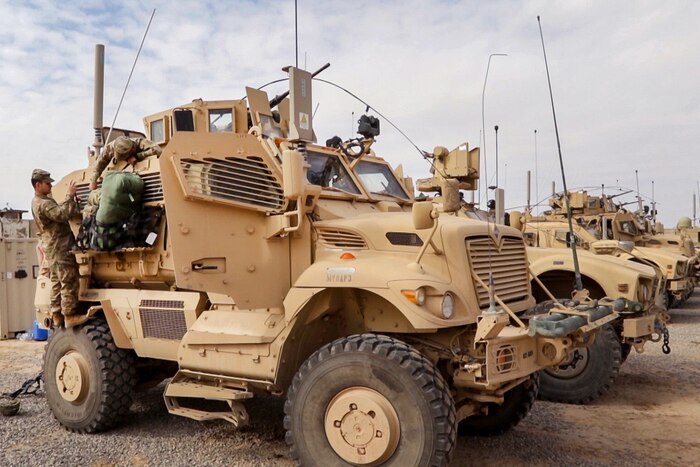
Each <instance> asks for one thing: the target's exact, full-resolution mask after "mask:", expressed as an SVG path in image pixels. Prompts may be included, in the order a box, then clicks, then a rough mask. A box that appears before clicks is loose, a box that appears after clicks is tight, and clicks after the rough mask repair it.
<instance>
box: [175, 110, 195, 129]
mask: <svg viewBox="0 0 700 467" xmlns="http://www.w3.org/2000/svg"><path fill="white" fill-rule="evenodd" d="M173 115H174V116H175V131H194V117H193V115H192V111H191V110H182V109H181V110H175V111H173Z"/></svg>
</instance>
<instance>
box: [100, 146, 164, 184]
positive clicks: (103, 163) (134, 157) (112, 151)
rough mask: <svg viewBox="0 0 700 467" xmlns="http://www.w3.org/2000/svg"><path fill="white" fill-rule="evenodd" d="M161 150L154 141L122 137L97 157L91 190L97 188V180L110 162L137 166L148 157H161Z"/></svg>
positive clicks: (106, 147)
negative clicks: (122, 162)
mask: <svg viewBox="0 0 700 467" xmlns="http://www.w3.org/2000/svg"><path fill="white" fill-rule="evenodd" d="M160 153H161V150H160V146H158V145H157V144H156V143H154V142H153V141H149V140H147V139H146V138H133V139H132V138H127V137H126V136H120V137H118V138H117V139H115V140H114V141H112V142H111V143H109V144H108V145H107V146H105V149H104V151H103V152H102V154H100V155H99V156H98V157H97V164H96V165H95V171H94V172H93V173H92V178H91V179H90V189H91V190H94V189H95V188H97V180H98V179H99V178H100V175H102V172H104V170H105V168H107V166H108V165H109V163H110V161H112V160H113V161H114V163H115V164H116V163H117V162H121V161H125V162H127V163H128V164H131V165H135V164H136V162H138V161H142V160H144V159H145V158H146V157H148V156H152V155H154V154H155V155H156V156H160Z"/></svg>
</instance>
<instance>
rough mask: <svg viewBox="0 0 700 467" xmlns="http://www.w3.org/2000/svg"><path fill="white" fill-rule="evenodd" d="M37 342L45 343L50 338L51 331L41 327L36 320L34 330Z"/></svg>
mask: <svg viewBox="0 0 700 467" xmlns="http://www.w3.org/2000/svg"><path fill="white" fill-rule="evenodd" d="M32 331H33V332H32V333H33V334H34V340H35V341H45V340H46V339H48V338H49V330H48V329H44V328H42V327H40V326H39V321H37V320H34V329H32Z"/></svg>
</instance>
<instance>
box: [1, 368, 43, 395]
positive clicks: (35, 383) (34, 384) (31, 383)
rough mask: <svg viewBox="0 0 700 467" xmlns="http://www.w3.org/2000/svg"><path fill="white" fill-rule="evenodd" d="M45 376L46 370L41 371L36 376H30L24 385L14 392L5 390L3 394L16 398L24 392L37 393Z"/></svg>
mask: <svg viewBox="0 0 700 467" xmlns="http://www.w3.org/2000/svg"><path fill="white" fill-rule="evenodd" d="M43 378H44V372H43V371H42V372H40V373H39V374H38V375H36V376H35V377H34V378H30V379H28V380H27V381H25V382H24V383H22V386H21V387H20V388H19V389H17V390H16V391H14V392H3V393H2V395H3V396H5V397H9V398H10V399H16V398H17V396H21V395H24V394H36V392H37V391H38V390H39V389H40V388H41V381H42V379H43Z"/></svg>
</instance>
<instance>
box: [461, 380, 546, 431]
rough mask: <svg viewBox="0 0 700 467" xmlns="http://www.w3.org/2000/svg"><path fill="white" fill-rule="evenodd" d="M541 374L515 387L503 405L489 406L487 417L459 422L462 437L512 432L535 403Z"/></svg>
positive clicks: (506, 396) (475, 417)
mask: <svg viewBox="0 0 700 467" xmlns="http://www.w3.org/2000/svg"><path fill="white" fill-rule="evenodd" d="M538 388H539V374H538V373H533V374H532V375H530V379H529V380H527V381H525V382H524V383H522V384H519V385H518V386H516V387H514V388H513V389H511V390H510V391H508V392H507V393H506V394H505V400H504V402H503V404H500V405H499V404H488V414H487V415H474V416H471V417H467V418H465V419H464V420H462V421H461V422H459V427H458V429H457V431H458V433H459V435H460V436H497V435H502V434H503V433H505V432H507V431H509V430H511V429H512V428H513V427H515V426H516V425H517V424H518V423H520V421H521V420H522V419H524V418H525V417H526V416H527V414H528V413H530V409H531V408H532V404H534V403H535V399H536V398H537V392H538Z"/></svg>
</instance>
